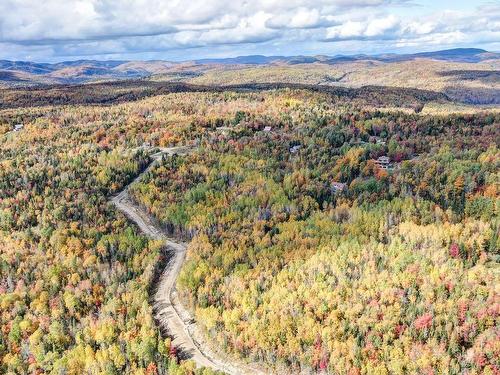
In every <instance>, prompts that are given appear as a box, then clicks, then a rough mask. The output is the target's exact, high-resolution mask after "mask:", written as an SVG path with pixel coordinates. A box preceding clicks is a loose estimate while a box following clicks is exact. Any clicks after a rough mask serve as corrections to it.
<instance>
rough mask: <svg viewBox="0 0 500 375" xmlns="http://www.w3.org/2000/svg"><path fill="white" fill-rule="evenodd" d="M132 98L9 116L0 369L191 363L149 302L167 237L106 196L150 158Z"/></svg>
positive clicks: (0, 238) (0, 233)
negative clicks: (131, 218)
mask: <svg viewBox="0 0 500 375" xmlns="http://www.w3.org/2000/svg"><path fill="white" fill-rule="evenodd" d="M134 108H135V106H134V105H130V106H127V107H122V108H116V109H113V111H108V110H106V109H100V108H85V109H82V108H79V107H67V108H55V107H51V108H48V107H47V108H42V109H36V110H35V109H22V110H14V111H9V112H3V113H2V114H1V115H0V118H1V120H0V121H1V122H2V125H3V126H2V129H4V131H3V133H4V134H3V135H1V136H0V137H1V138H0V250H1V251H0V270H1V272H0V373H2V374H28V373H29V374H75V375H77V374H78V375H79V374H84V373H87V374H123V373H127V374H128V373H131V374H159V373H166V372H168V373H172V374H192V373H193V371H194V370H193V369H194V364H193V363H192V362H190V361H181V358H182V357H183V356H182V353H180V352H179V351H178V349H177V348H175V347H173V346H172V345H171V344H170V338H168V337H164V336H162V335H161V333H160V329H159V327H158V326H157V325H156V323H155V321H154V319H153V315H152V308H151V307H150V305H149V299H150V291H151V288H152V285H151V283H152V281H153V279H154V277H155V274H156V273H157V272H158V270H157V267H159V266H161V264H164V262H163V261H162V257H163V256H164V251H163V250H164V249H162V244H161V243H158V242H155V241H152V240H148V239H147V238H146V237H144V236H142V235H140V234H139V233H138V231H137V230H136V229H135V228H134V227H133V226H132V225H131V224H129V223H128V220H126V219H125V217H124V216H123V215H121V214H118V213H117V212H116V211H115V209H114V208H113V206H111V205H110V204H109V203H108V198H109V196H110V195H112V194H114V193H116V192H117V191H119V190H120V189H121V187H122V186H124V185H125V184H126V183H128V182H129V181H130V180H131V179H132V178H133V177H134V176H135V175H137V174H138V173H139V172H140V171H141V170H142V169H143V168H144V166H145V165H146V164H147V163H149V157H148V155H146V153H144V152H142V151H141V150H137V149H136V148H135V147H131V146H135V145H136V144H137V140H138V135H137V133H136V132H132V131H130V128H127V125H125V124H122V123H120V122H114V121H113V120H112V119H111V118H112V117H113V116H114V118H116V119H118V118H119V116H124V117H125V116H126V117H127V118H128V119H129V121H131V122H130V124H128V125H129V126H133V124H135V123H136V119H135V118H134V115H132V114H131V112H132V111H133V110H134ZM119 113H120V115H119ZM110 116H111V117H110ZM138 116H139V115H138ZM124 117H123V118H124ZM140 118H142V119H143V120H144V116H143V115H142V114H141V115H140ZM18 122H21V123H23V124H24V129H23V130H22V131H19V132H6V131H7V130H10V127H11V124H12V123H18ZM143 125H144V129H146V130H147V129H148V128H147V126H146V124H143ZM108 127H109V128H113V130H112V131H109V132H106V131H107V128H108ZM141 131H142V129H141V128H137V132H139V133H141ZM125 132H128V134H129V135H127V136H125V135H124V134H125ZM106 134H107V135H109V136H110V138H106ZM131 140H133V141H131ZM131 142H133V144H131ZM141 144H142V143H141ZM200 371H203V373H204V374H208V373H211V372H210V371H209V370H200Z"/></svg>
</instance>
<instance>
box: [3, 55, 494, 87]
mask: <svg viewBox="0 0 500 375" xmlns="http://www.w3.org/2000/svg"><path fill="white" fill-rule="evenodd" d="M419 58H422V59H431V60H441V61H449V62H462V63H463V62H467V63H479V62H484V61H488V60H498V59H500V54H499V53H495V52H488V51H485V50H482V49H477V48H457V49H450V50H443V51H436V52H422V53H415V54H406V55H399V54H382V55H374V56H369V55H352V56H346V55H336V56H323V55H321V56H262V55H252V56H239V57H234V58H221V59H200V60H194V61H185V62H170V61H98V60H78V61H65V62H59V63H54V64H49V63H37V62H26V61H8V60H0V85H1V84H3V85H4V86H18V85H22V86H26V85H33V84H35V85H36V84H72V83H85V82H90V81H102V80H119V79H131V78H144V77H149V76H153V75H169V76H172V77H174V78H175V79H178V80H182V79H185V78H192V77H196V76H197V75H199V74H203V72H204V71H205V70H207V69H209V68H213V67H214V66H221V67H222V68H224V67H227V66H245V65H252V66H261V65H297V64H315V63H317V64H328V65H337V64H344V63H355V62H359V61H372V62H378V63H391V62H402V61H409V60H414V59H419ZM186 67H189V69H186Z"/></svg>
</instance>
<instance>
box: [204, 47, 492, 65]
mask: <svg viewBox="0 0 500 375" xmlns="http://www.w3.org/2000/svg"><path fill="white" fill-rule="evenodd" d="M418 58H427V59H435V60H445V61H455V62H470V63H477V62H481V61H484V60H490V59H499V58H500V53H495V52H488V51H485V50H484V49H479V48H455V49H448V50H443V51H435V52H420V53H413V54H405V55H399V54H395V53H392V54H382V55H372V56H370V55H364V54H360V55H336V56H323V55H320V56H262V55H251V56H239V57H233V58H222V59H202V60H195V62H196V63H198V64H254V65H260V64H271V63H274V62H285V63H288V64H311V63H315V62H320V63H327V64H338V63H342V62H353V61H364V60H374V61H383V62H395V61H407V60H414V59H418Z"/></svg>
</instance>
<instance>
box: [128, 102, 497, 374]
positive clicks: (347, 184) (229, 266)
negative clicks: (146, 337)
mask: <svg viewBox="0 0 500 375" xmlns="http://www.w3.org/2000/svg"><path fill="white" fill-rule="evenodd" d="M263 99H264V101H265V102H268V101H269V102H271V101H272V100H273V99H274V100H275V102H274V103H273V105H272V106H270V107H265V108H261V109H255V110H250V111H248V110H240V111H237V112H235V115H234V117H233V118H232V119H227V118H212V119H210V120H204V121H203V122H202V123H201V124H200V125H201V126H203V127H205V128H206V129H207V130H209V129H216V128H219V133H217V132H216V133H215V134H212V133H210V132H207V133H206V134H205V135H204V136H203V137H202V138H201V140H200V146H199V152H198V153H196V154H193V155H191V156H188V157H182V158H173V159H172V158H168V159H165V160H164V162H163V165H162V166H161V167H159V168H157V169H155V170H153V171H152V172H151V173H150V174H149V176H148V177H147V178H146V179H145V180H144V181H143V183H142V184H138V185H136V186H135V188H134V190H133V194H134V196H135V199H136V200H137V201H138V202H139V203H140V204H142V205H143V206H144V207H146V208H147V209H148V210H149V211H150V212H151V213H152V214H153V215H155V216H156V217H157V218H158V220H160V222H162V223H163V225H164V226H165V228H166V229H167V230H168V231H170V232H171V233H173V234H174V235H177V236H184V237H186V238H191V239H192V242H191V244H190V248H189V253H188V254H189V255H188V261H187V263H186V264H185V267H184V269H183V272H182V274H181V277H180V279H179V281H178V287H179V289H180V291H181V292H182V293H183V295H184V298H185V301H186V302H187V303H188V304H189V305H190V306H191V307H192V308H193V309H194V311H195V313H196V317H197V319H198V321H200V322H201V323H202V324H203V326H204V327H205V329H206V332H207V334H208V335H209V336H210V337H211V338H212V339H213V340H214V342H215V343H216V344H217V345H219V346H222V347H223V348H224V349H225V350H228V351H230V352H233V353H234V354H237V355H239V356H242V357H247V358H252V359H253V360H259V361H264V362H266V363H267V364H269V365H270V366H271V367H272V368H274V369H283V368H286V369H290V371H293V372H298V371H299V370H304V369H306V370H307V369H312V370H316V371H328V372H330V373H339V374H344V373H353V374H355V373H365V374H372V373H381V374H382V373H405V372H409V373H419V374H420V373H463V372H464V371H466V370H468V371H469V373H494V372H495V371H498V363H497V360H498V356H499V354H500V353H499V352H498V346H497V345H496V343H497V342H498V326H497V323H498V314H499V310H498V306H499V305H498V302H499V298H498V291H497V290H496V285H498V281H499V280H498V245H499V240H498V203H499V201H498V183H499V174H498V171H499V169H498V168H499V163H500V152H499V151H498V144H496V142H498V140H499V139H500V137H499V136H500V133H499V130H500V129H499V127H498V124H499V120H500V117H499V116H498V115H491V114H481V115H476V116H461V115H456V116H447V117H431V116H419V115H415V114H413V115H409V114H403V113H397V112H396V113H387V112H386V113H382V112H380V111H363V110H361V109H355V108H349V107H346V108H339V106H338V103H337V102H335V101H331V100H330V99H329V98H328V97H324V96H308V95H306V94H304V93H303V92H295V93H290V94H289V96H286V97H273V96H271V97H269V96H264V97H263ZM279 100H284V101H283V102H281V103H280V102H279ZM271 108H276V111H275V112H274V113H272V111H271V110H270V109H271ZM265 126H269V127H271V129H269V128H267V129H266V130H267V131H266V130H264V127H265ZM221 129H222V130H224V132H223V133H221V132H220V130H221ZM380 156H387V157H388V158H389V159H390V160H391V164H392V165H391V167H390V168H389V169H388V170H386V169H382V168H380V167H379V166H378V165H377V163H376V160H377V158H379V157H380ZM339 186H340V187H341V189H339V188H338V187H339ZM336 187H337V188H336Z"/></svg>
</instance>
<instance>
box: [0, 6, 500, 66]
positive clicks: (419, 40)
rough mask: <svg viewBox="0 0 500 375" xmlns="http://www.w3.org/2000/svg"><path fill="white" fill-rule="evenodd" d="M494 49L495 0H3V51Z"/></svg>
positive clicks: (66, 54) (147, 53) (20, 54)
mask: <svg viewBox="0 0 500 375" xmlns="http://www.w3.org/2000/svg"><path fill="white" fill-rule="evenodd" d="M453 47H480V48H484V49H488V50H491V51H499V50H500V2H499V1H498V0H497V1H481V0H479V1H465V0H455V1H452V0H190V1H184V0H44V1H40V0H0V59H9V60H33V61H48V62H54V61H62V60H76V59H101V60H108V59H114V60H118V59H127V60H150V59H163V60H190V59H198V58H204V57H233V56H239V55H248V54H264V55H298V54H304V55H314V54H327V55H336V54H357V53H366V54H377V53H385V52H397V53H407V52H418V51H430V50H439V49H446V48H453Z"/></svg>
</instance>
